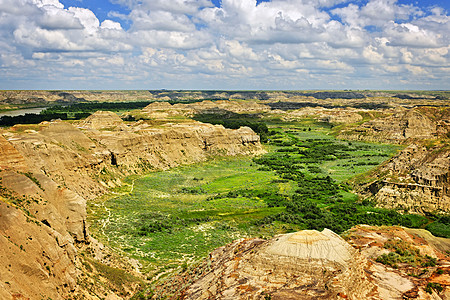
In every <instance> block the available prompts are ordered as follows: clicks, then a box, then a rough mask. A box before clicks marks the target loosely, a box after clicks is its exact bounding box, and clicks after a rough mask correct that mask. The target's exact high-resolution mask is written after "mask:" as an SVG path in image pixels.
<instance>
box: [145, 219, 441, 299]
mask: <svg viewBox="0 0 450 300" xmlns="http://www.w3.org/2000/svg"><path fill="white" fill-rule="evenodd" d="M345 238H346V239H347V241H345V240H344V239H342V238H341V237H339V236H338V235H336V234H335V233H333V232H331V231H330V230H327V229H324V230H323V231H322V232H318V231H315V230H304V231H300V232H296V233H289V234H284V235H279V236H275V237H274V238H272V239H270V240H262V239H243V240H238V241H235V242H233V243H231V244H229V245H227V246H224V247H220V248H218V249H216V250H215V251H213V252H212V253H211V254H210V255H209V257H208V258H207V259H206V260H205V261H204V262H203V263H202V264H200V265H199V266H197V267H194V268H192V269H190V270H187V271H185V272H184V273H181V274H179V275H178V276H176V277H174V278H172V279H170V280H168V281H166V282H164V284H162V285H160V286H158V287H157V288H156V290H155V292H156V294H157V295H158V297H159V296H164V295H170V293H172V294H171V295H172V296H171V297H172V298H171V299H179V298H181V299H447V297H448V296H449V289H448V287H449V286H450V281H449V280H448V279H446V278H448V275H447V274H448V272H449V271H450V267H449V264H448V263H449V260H448V259H449V257H448V255H447V254H446V252H447V251H448V250H450V244H449V242H448V240H447V239H442V238H435V237H433V236H431V235H430V234H429V233H428V232H426V231H425V230H409V229H404V228H401V227H374V226H364V225H362V226H356V227H355V228H352V229H351V230H349V231H348V232H347V233H346V234H345ZM392 245H395V246H397V247H398V249H402V250H405V251H406V250H408V251H409V252H405V253H414V255H413V258H414V260H409V261H408V260H405V262H404V263H399V264H398V265H397V266H396V267H397V269H394V268H392V267H390V266H387V265H384V264H382V263H380V262H378V261H377V258H378V257H380V256H381V255H383V254H387V253H390V252H391V251H394V252H395V249H392V247H391V246H392ZM399 253H402V252H399ZM405 255H406V254H405ZM408 255H410V254H408ZM411 255H412V254H411ZM411 257H412V256H411ZM421 261H431V262H432V263H429V264H427V265H420V262H421ZM431 265H432V266H431ZM438 274H445V275H438ZM413 275H414V276H413ZM430 282H432V283H437V282H440V287H441V288H442V290H440V291H433V290H429V291H428V292H426V291H425V290H426V288H427V286H428V283H430ZM177 297H179V298H177ZM154 298H155V297H154Z"/></svg>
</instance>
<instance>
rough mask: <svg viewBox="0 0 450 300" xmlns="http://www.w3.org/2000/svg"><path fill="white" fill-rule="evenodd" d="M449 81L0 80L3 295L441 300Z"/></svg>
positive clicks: (448, 281)
mask: <svg viewBox="0 0 450 300" xmlns="http://www.w3.org/2000/svg"><path fill="white" fill-rule="evenodd" d="M449 97H450V94H449V93H448V92H405V91H401V92H388V91H386V92H382V91H376V92H374V91H338V92H335V91H330V92H323V91H309V92H293V91H291V92H282V91H273V92H268V91H267V92H266V91H264V92H262V91H254V92H247V91H235V92H230V91H190V92H186V91H165V90H164V91H125V92H123V91H64V92H63V91H0V109H3V110H8V109H18V108H26V107H33V106H46V107H47V106H48V107H50V108H49V109H53V110H54V111H57V110H58V111H57V112H58V113H60V112H64V113H65V111H70V108H71V107H78V108H77V109H80V110H79V111H76V112H75V113H81V112H82V113H83V115H79V117H76V114H73V113H74V112H73V111H70V114H68V115H67V120H58V119H54V120H49V121H43V122H39V123H35V124H20V123H14V124H15V125H12V126H4V127H2V128H1V129H0V233H1V234H0V249H1V251H0V298H1V299H130V298H133V299H322V298H323V299H448V298H449V297H450V262H449V254H450V252H449V251H450V240H448V238H450V221H449V219H450V218H449V216H448V213H449V210H450V204H449V203H450V202H449V200H450V199H449V190H448V187H449V180H450V179H449V171H450V148H449V139H450V134H449V129H450V128H449V126H450V114H449V112H450V109H449V108H448V98H449ZM131 101H134V102H141V103H142V104H143V105H142V107H140V108H136V107H133V108H132V109H131V108H126V107H125V106H123V107H122V106H120V105H117V107H119V106H120V108H117V109H116V110H115V111H107V110H99V111H96V109H95V107H102V106H101V105H102V104H101V103H104V102H108V103H118V102H120V103H126V102H131ZM85 103H90V104H92V106H91V108H90V109H91V110H83V111H82V110H81V108H80V107H86V104H85ZM56 104H57V105H59V106H57V107H56V106H54V105H56ZM61 105H63V106H61ZM76 105H79V106H76ZM80 105H81V106H80ZM83 105H84V106H83ZM96 105H97V106H96ZM86 116H87V117H86ZM10 121H11V122H14V120H13V119H11V120H9V121H8V122H10ZM430 232H431V233H430Z"/></svg>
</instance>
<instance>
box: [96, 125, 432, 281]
mask: <svg viewBox="0 0 450 300" xmlns="http://www.w3.org/2000/svg"><path fill="white" fill-rule="evenodd" d="M269 127H270V130H271V135H270V137H269V142H268V144H267V146H266V148H267V150H268V153H267V154H265V155H263V156H261V157H259V158H255V159H253V158H251V157H216V158H212V159H211V160H210V161H208V162H204V163H200V164H196V165H189V166H181V167H177V168H174V169H171V170H168V171H159V172H153V173H150V174H147V175H145V176H140V177H129V178H127V179H126V183H127V185H124V186H123V187H121V188H120V189H116V190H114V191H112V192H111V193H110V194H108V195H106V196H104V197H101V198H98V199H96V200H94V201H92V202H91V203H90V204H89V207H88V215H89V223H90V231H91V233H92V234H93V236H94V237H96V238H99V239H100V241H102V242H103V243H105V244H107V245H109V246H111V247H113V248H114V249H116V250H118V251H120V252H122V253H125V254H126V255H128V256H130V257H132V258H135V259H137V260H138V261H139V262H140V263H141V264H142V272H143V273H146V274H148V277H149V279H155V278H160V277H161V276H164V275H165V274H170V273H171V272H173V271H174V270H175V269H179V268H185V267H186V266H187V265H188V264H190V263H193V262H195V261H198V260H199V259H201V258H202V257H205V256H206V255H207V254H208V253H209V252H210V251H211V250H213V249H215V248H217V247H220V246H223V245H225V244H227V243H229V242H231V241H233V240H236V239H238V238H241V237H257V236H259V237H270V236H273V235H275V234H278V233H285V232H289V231H296V230H300V229H321V228H323V227H331V229H333V230H335V231H337V232H342V231H343V230H346V229H348V228H349V226H353V225H354V224H359V223H361V222H363V223H364V222H367V223H374V225H378V223H377V222H382V223H385V224H388V225H391V224H405V222H406V225H408V224H409V225H410V226H411V227H419V226H420V225H421V224H423V222H425V221H426V220H424V218H423V217H420V216H401V215H399V214H398V213H396V212H392V211H387V210H381V209H378V208H375V207H372V206H371V204H370V203H360V202H358V197H357V196H356V195H354V194H352V193H351V192H349V188H348V186H346V185H345V181H346V180H348V179H349V178H351V177H353V176H355V175H358V174H362V173H364V172H367V171H369V170H370V169H372V168H373V167H375V166H376V165H379V164H380V163H382V162H383V161H385V160H387V159H388V158H389V157H391V156H392V155H393V154H394V153H395V152H396V151H397V150H398V148H397V147H395V146H392V145H381V144H371V143H362V142H351V143H350V142H346V141H339V140H336V139H335V138H334V137H333V136H332V135H331V134H330V133H331V129H330V128H329V126H327V125H325V124H320V123H315V122H313V121H311V120H305V121H304V122H295V123H273V124H270V126H269ZM373 220H374V221H373ZM408 222H409V223H408ZM155 276H156V277H155Z"/></svg>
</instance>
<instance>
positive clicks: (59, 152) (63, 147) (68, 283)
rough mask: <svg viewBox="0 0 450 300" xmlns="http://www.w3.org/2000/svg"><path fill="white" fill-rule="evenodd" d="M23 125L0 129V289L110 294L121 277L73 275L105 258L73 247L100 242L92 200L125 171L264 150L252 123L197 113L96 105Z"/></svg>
mask: <svg viewBox="0 0 450 300" xmlns="http://www.w3.org/2000/svg"><path fill="white" fill-rule="evenodd" d="M27 128H28V127H27V126H25V125H17V126H15V127H13V128H11V129H10V130H8V131H3V132H2V135H0V154H1V155H0V248H1V251H0V258H1V259H0V260H1V268H0V278H2V280H1V283H0V290H1V291H0V298H2V299H12V298H14V299H22V298H23V299H41V297H43V296H45V297H51V298H52V299H65V298H67V297H68V295H79V296H80V297H83V298H86V297H91V298H93V299H98V295H97V294H96V292H95V291H94V290H95V289H97V288H98V289H99V291H101V293H102V294H103V295H107V294H111V295H114V293H117V292H116V290H122V287H119V288H118V289H117V288H114V289H113V288H111V289H109V288H105V286H108V285H107V284H106V285H105V284H100V283H98V282H95V281H93V282H91V280H90V279H89V278H85V279H83V281H86V282H88V283H89V282H91V283H89V284H86V285H84V286H80V285H79V284H78V283H77V282H78V281H80V280H79V279H80V277H79V276H81V275H83V274H81V272H79V271H77V270H80V269H83V268H84V269H83V270H84V271H83V272H84V273H86V272H88V273H89V272H96V271H95V269H96V268H98V269H99V270H104V269H105V268H106V267H95V266H97V265H98V263H94V262H92V261H89V260H88V259H87V258H80V257H79V256H78V254H77V253H78V250H79V249H81V248H85V247H90V250H89V251H88V252H89V253H94V252H96V251H97V250H98V248H99V247H100V248H101V247H102V246H101V245H98V243H97V242H96V241H95V240H93V239H92V237H90V236H89V230H88V228H87V225H86V201H87V200H89V199H92V198H94V197H98V196H99V195H101V194H103V193H105V192H106V191H107V190H108V188H111V187H116V186H120V185H121V184H122V182H121V178H123V177H124V176H127V175H130V174H141V173H143V172H148V171H149V170H154V169H155V170H156V169H165V168H169V167H173V166H177V165H180V164H187V163H194V162H198V161H203V160H206V159H207V158H208V157H210V156H214V155H248V154H257V153H261V152H263V149H262V147H261V145H260V143H259V136H258V135H256V134H255V133H254V132H253V131H252V130H251V129H250V128H246V127H243V128H240V129H238V130H231V129H225V128H224V127H223V126H214V125H210V124H203V123H199V122H191V123H189V124H187V123H183V124H178V125H177V124H165V125H162V126H158V127H152V126H150V125H148V124H146V123H142V122H140V123H127V124H125V123H124V122H123V121H122V119H121V118H119V117H118V116H117V115H116V114H114V113H111V112H97V113H95V114H93V115H92V116H90V117H89V118H87V119H86V120H85V121H82V122H79V123H78V124H70V123H68V122H62V121H55V122H45V123H42V124H40V125H38V126H30V129H27ZM31 128H32V129H31ZM100 256H102V255H100ZM87 266H88V267H87ZM106 274H108V272H106ZM83 276H85V275H83ZM95 276H99V278H102V277H101V275H98V274H97V275H95ZM105 276H106V275H105ZM102 280H105V279H102ZM106 281H107V280H106ZM96 285H99V286H98V287H96V288H93V287H95V286H96ZM134 288H135V287H134ZM132 289H133V288H132V287H127V288H125V287H124V288H123V290H124V292H123V293H121V294H120V295H121V296H125V295H130V294H129V293H130V292H131V291H132ZM127 293H128V294H127ZM116 295H119V294H116ZM112 299H113V298H112Z"/></svg>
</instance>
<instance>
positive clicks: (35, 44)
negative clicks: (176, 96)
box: [0, 0, 450, 90]
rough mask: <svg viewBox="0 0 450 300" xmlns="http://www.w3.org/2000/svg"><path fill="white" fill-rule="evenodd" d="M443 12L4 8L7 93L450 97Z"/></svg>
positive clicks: (396, 4) (276, 6)
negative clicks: (395, 92) (432, 93)
mask: <svg viewBox="0 0 450 300" xmlns="http://www.w3.org/2000/svg"><path fill="white" fill-rule="evenodd" d="M449 11H450V4H449V3H448V1H444V0H437V1H430V0H417V1H408V0H397V1H396V0H364V1H363V0H272V1H260V0H258V2H256V1H255V0H222V1H219V0H213V1H211V0H171V1H167V0H110V1H108V0H103V1H101V0H89V1H88V0H20V1H18V0H0V68H1V70H0V71H1V72H0V88H1V89H160V88H166V89H295V90H296V89H450V80H449V75H450V46H449V44H450V17H449V13H448V12H449Z"/></svg>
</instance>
